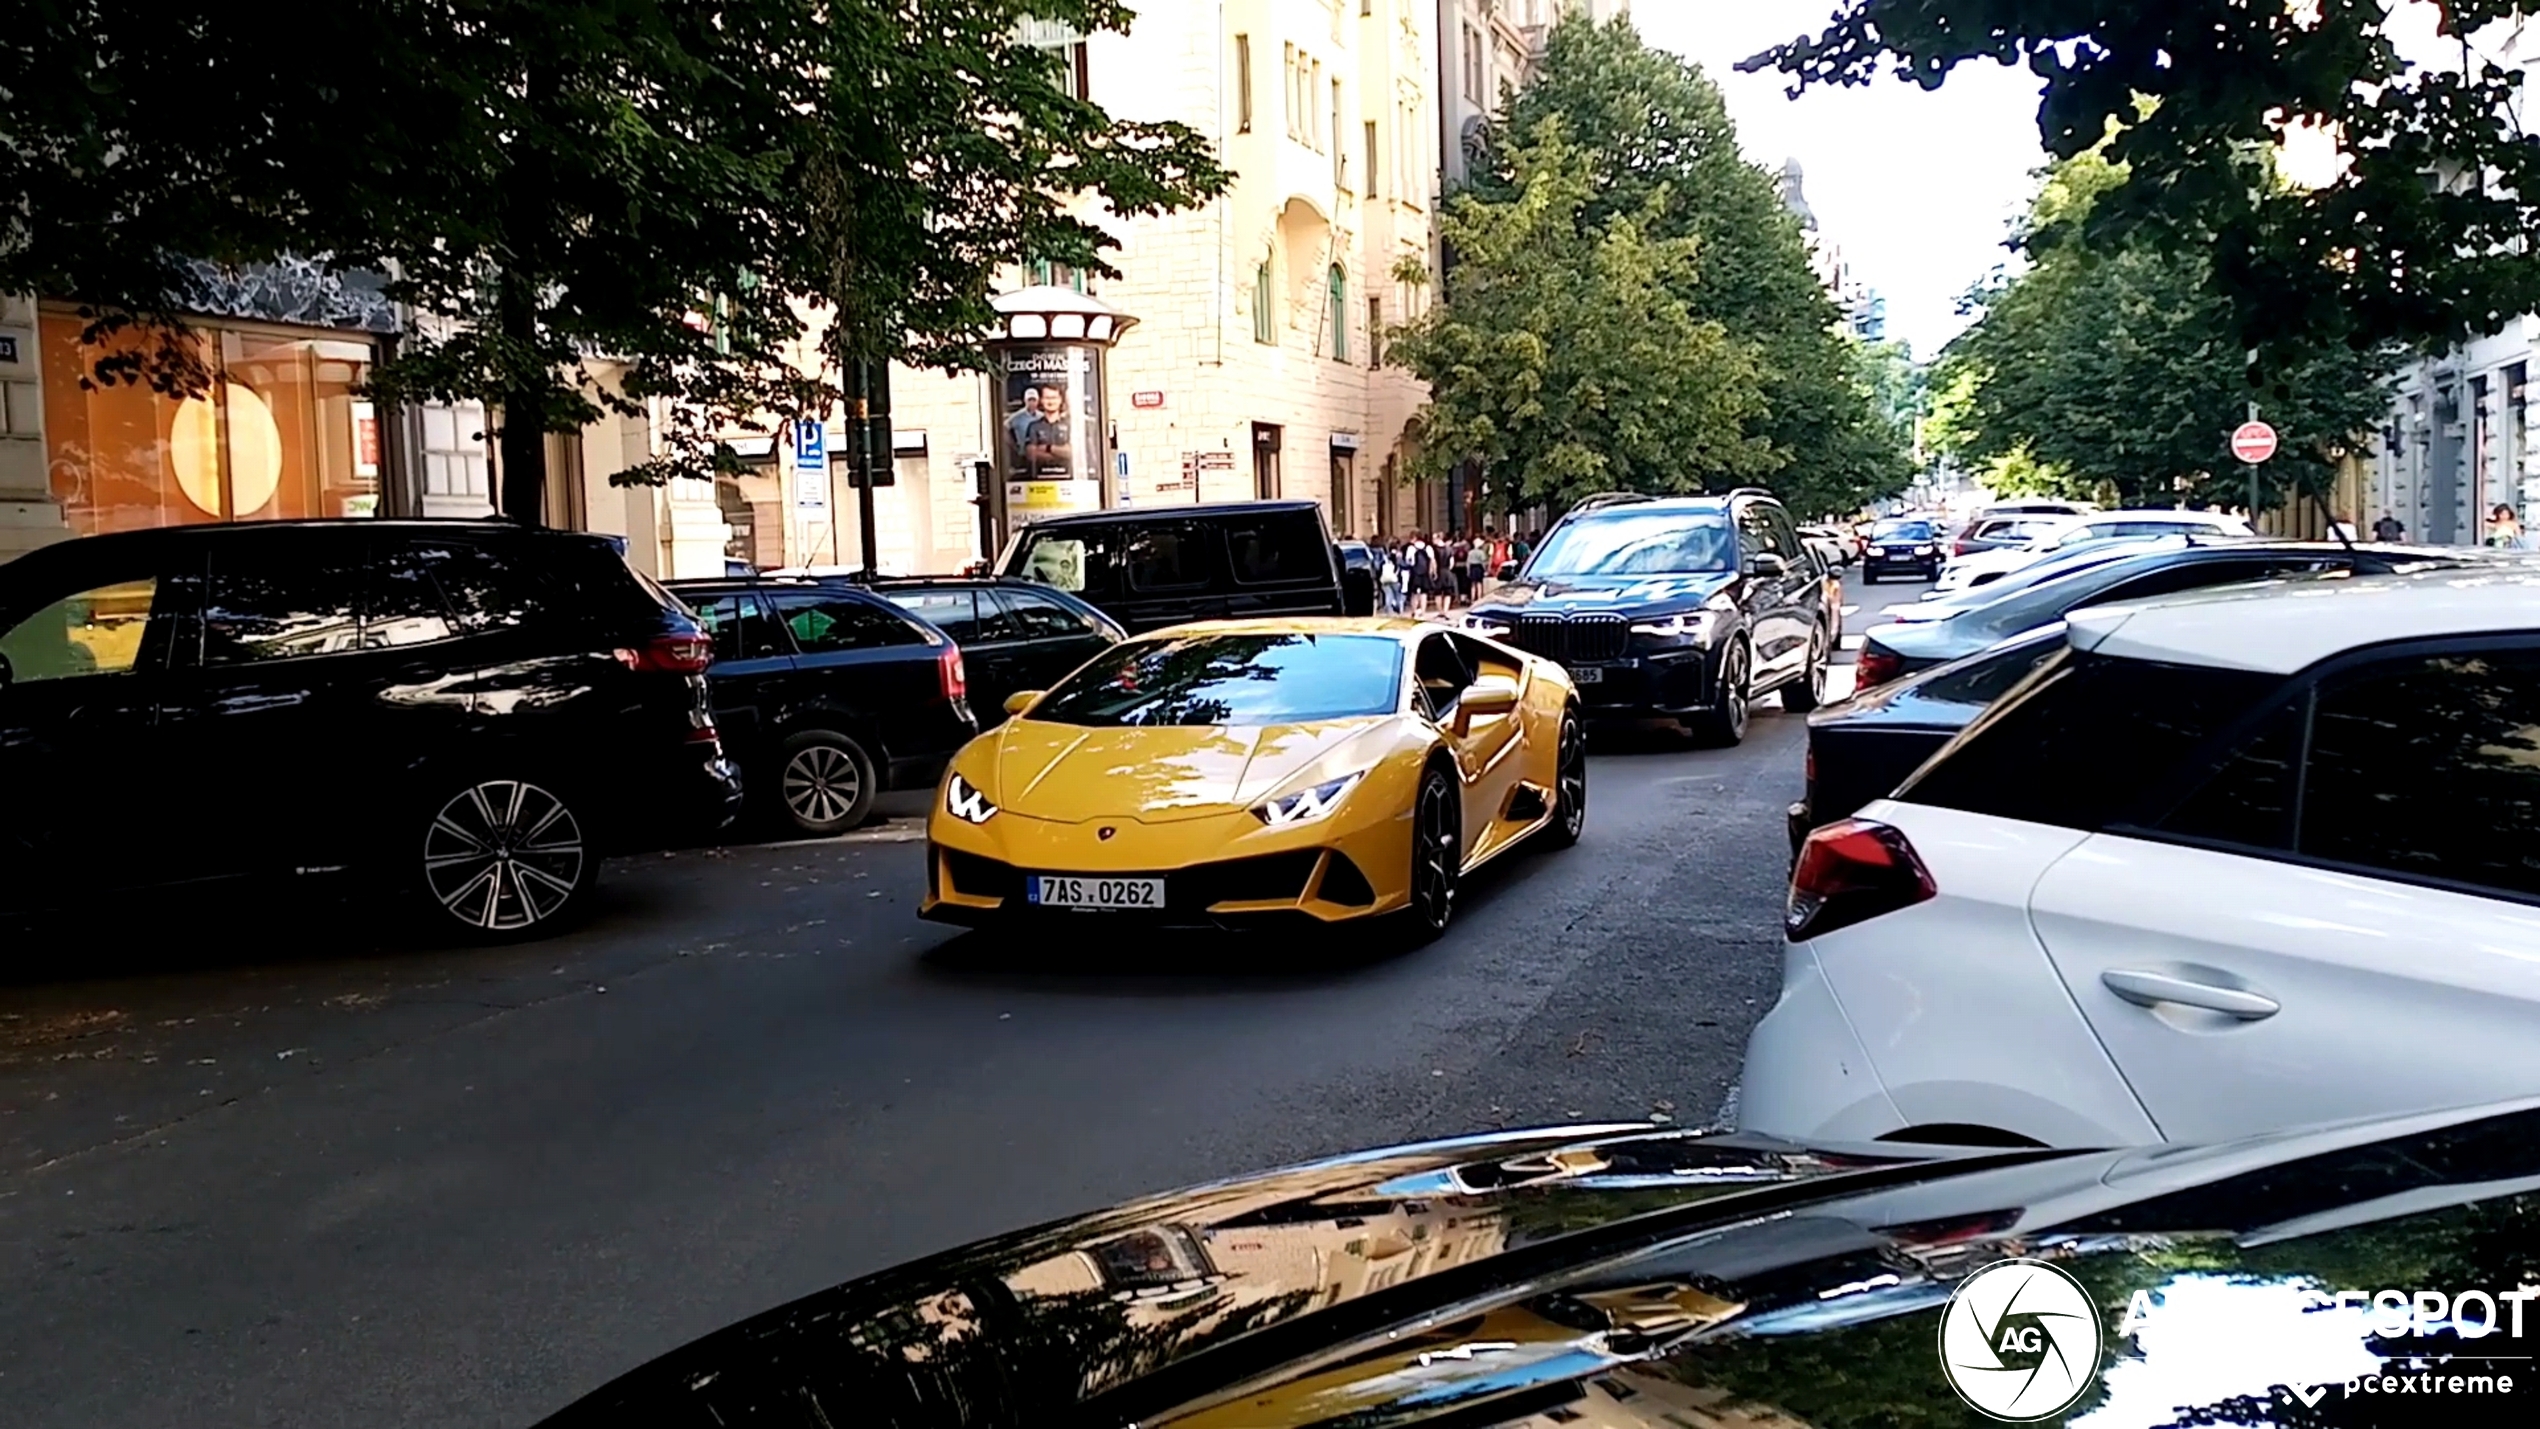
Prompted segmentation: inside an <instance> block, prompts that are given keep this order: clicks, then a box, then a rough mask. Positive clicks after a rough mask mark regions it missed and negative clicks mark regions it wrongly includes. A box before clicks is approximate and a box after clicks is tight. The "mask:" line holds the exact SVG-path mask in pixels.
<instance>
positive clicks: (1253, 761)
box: [989, 716, 1388, 823]
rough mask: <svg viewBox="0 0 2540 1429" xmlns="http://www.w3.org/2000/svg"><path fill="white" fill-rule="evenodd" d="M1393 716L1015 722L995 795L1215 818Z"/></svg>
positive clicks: (1071, 815) (1107, 815) (1063, 810)
mask: <svg viewBox="0 0 2540 1429" xmlns="http://www.w3.org/2000/svg"><path fill="white" fill-rule="evenodd" d="M1386 718H1388V717H1386V716H1376V717H1366V718H1358V719H1345V720H1325V721H1318V722H1316V723H1313V724H1274V725H1259V726H1243V725H1172V726H1163V727H1137V728H1089V727H1086V726H1083V725H1072V724H1044V723H1041V722H1040V721H1037V720H1031V719H1016V720H1010V721H1008V722H1007V723H1006V724H1005V725H1004V727H1003V728H1001V729H999V730H998V731H997V732H996V733H995V734H993V735H991V736H989V738H990V739H992V740H993V741H994V742H995V749H994V751H993V754H992V758H993V760H994V765H993V768H994V770H995V777H996V783H997V792H996V794H995V795H994V797H995V799H996V802H997V804H998V806H999V807H1001V808H1004V809H1005V810H1007V811H1008V812H1011V813H1016V814H1020V815H1022V816H1024V817H1025V818H1031V819H1052V820H1057V821H1061V822H1078V821H1082V820H1085V819H1136V820H1139V821H1141V822H1145V823H1162V822H1169V821H1171V820H1175V819H1193V818H1205V817H1208V816H1210V815H1214V814H1222V813H1225V812H1226V811H1227V810H1229V809H1240V808H1245V807H1248V806H1250V805H1252V804H1254V803H1257V802H1259V801H1260V800H1262V799H1263V798H1266V797H1268V796H1269V794H1270V793H1271V791H1273V790H1274V789H1276V788H1278V786H1279V785H1280V784H1282V783H1284V782H1285V781H1286V780H1288V779H1289V778H1291V777H1293V776H1294V775H1296V774H1297V773H1299V772H1300V771H1302V770H1303V769H1304V768H1305V766H1306V765H1308V764H1311V763H1313V762H1314V761H1315V760H1317V759H1319V758H1321V757H1323V756H1324V755H1325V754H1328V753H1331V752H1332V751H1334V750H1336V749H1338V748H1340V747H1341V746H1342V745H1344V744H1346V743H1348V742H1349V741H1351V740H1353V739H1356V738H1359V737H1361V736H1364V735H1367V734H1369V733H1371V732H1373V731H1374V730H1376V729H1377V728H1378V727H1379V726H1381V725H1382V724H1383V723H1384V722H1385V719H1386Z"/></svg>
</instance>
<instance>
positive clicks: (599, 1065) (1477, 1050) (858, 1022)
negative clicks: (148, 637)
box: [0, 584, 1917, 1429]
mask: <svg viewBox="0 0 2540 1429" xmlns="http://www.w3.org/2000/svg"><path fill="white" fill-rule="evenodd" d="M1916 589H1917V588H1916V587H1911V586H1906V585H1902V584H1898V585H1886V586H1881V587H1877V588H1874V589H1873V590H1872V591H1871V592H1869V594H1868V596H1867V597H1866V602H1867V604H1868V605H1869V606H1870V608H1871V609H1872V610H1875V609H1876V608H1877V607H1878V606H1880V605H1884V604H1887V603H1890V602H1893V601H1898V600H1907V599H1911V598H1912V597H1913V595H1914V593H1915V591H1916ZM1851 599H1852V600H1854V601H1856V602H1861V601H1863V600H1864V599H1865V598H1864V597H1863V596H1861V595H1859V594H1857V593H1856V594H1855V595H1853V596H1852V597H1851ZM1866 623H1868V618H1867V615H1866V613H1856V614H1854V615H1852V616H1851V617H1850V618H1849V625H1850V627H1851V628H1852V629H1853V630H1855V631H1857V630H1858V629H1859V628H1861V626H1863V625H1864V624H1866ZM1847 658H1848V657H1847ZM1846 673H1847V675H1848V672H1846ZM1776 703H1777V702H1775V701H1767V702H1766V708H1765V709H1763V710H1759V711H1758V716H1757V718H1756V720H1755V723H1754V727H1753V731H1752V733H1751V734H1750V735H1749V737H1748V739H1747V741H1746V743H1745V744H1744V745H1743V746H1742V747H1740V748H1737V749H1734V750H1698V749H1690V748H1687V747H1686V746H1685V745H1684V744H1683V743H1682V742H1681V741H1679V740H1676V739H1674V738H1671V737H1669V736H1666V735H1663V734H1654V733H1648V732H1633V731H1599V732H1597V733H1596V734H1595V735H1594V736H1593V737H1592V740H1591V745H1592V748H1593V750H1594V757H1593V760H1592V763H1591V781H1592V782H1591V791H1592V792H1591V801H1590V814H1589V822H1588V831H1587V836H1586V838H1585V840H1584V841H1583V842H1582V843H1581V844H1580V845H1579V847H1577V848H1576V849H1574V850H1571V851H1569V852H1566V853H1560V854H1540V855H1526V856H1523V857H1520V858H1517V859H1516V860H1515V861H1514V862H1513V863H1511V864H1509V865H1508V866H1506V867H1504V868H1498V869H1496V870H1494V871H1493V872H1491V873H1489V874H1487V875H1485V876H1483V877H1482V878H1480V879H1479V880H1478V883H1477V885H1473V886H1468V902H1467V903H1466V905H1465V907H1464V908H1463V909H1462V911H1461V916H1460V917H1459V920H1458V923H1457V926H1456V928H1455V930H1454V931H1453V932H1452V933H1451V934H1450V935H1449V936H1448V937H1447V938H1446V939H1444V940H1443V941H1441V942H1440V943H1438V944H1436V945H1434V946H1432V947H1429V948H1426V949H1423V950H1421V951H1418V952H1416V953H1411V954H1407V955H1403V956H1399V957H1393V958H1387V959H1381V960H1372V961H1368V960H1362V961H1357V962H1348V963H1343V964H1339V965H1333V964H1331V963H1329V962H1324V963H1322V964H1320V965H1316V966H1305V967H1299V966H1297V959H1296V958H1295V957H1294V953H1295V951H1296V950H1294V949H1293V948H1281V947H1278V946H1275V945H1269V944H1257V945H1248V944H1243V943H1191V944H1183V945H1175V946H1169V947H1166V946H1155V947H1144V948H1138V949H1134V950H1129V949H1081V948H1079V949H1062V948H1050V947H1037V948H1036V947H1015V946H1008V945H1000V944H998V943H995V942H993V941H991V940H987V939H984V938H981V937H979V936H976V935H967V936H965V935H961V934H958V933H956V932H954V931H953V930H949V929H943V928H938V927H936V926H934V925H932V924H926V923H921V922H919V921H918V920H917V918H916V917H915V911H916V906H917V899H918V893H919V890H920V888H921V884H922V878H923V872H922V859H921V851H920V845H919V844H918V843H917V842H915V841H914V840H915V832H916V824H915V821H914V820H912V819H909V818H905V817H903V818H899V819H895V820H893V821H892V822H891V823H890V824H888V825H885V826H884V827H881V828H879V829H874V830H869V831H866V832H862V833H859V834H855V835H850V836H848V837H847V838H844V839H838V840H829V841H824V842H819V843H810V844H792V845H786V844H763V845H757V846H743V847H735V848H729V849H716V850H705V851H698V852H691V853H681V854H676V855H669V856H661V857H654V858H647V859H641V860H631V861H627V862H624V863H620V864H616V865H612V866H611V868H610V870H609V873H608V881H607V882H606V883H605V884H604V885H603V887H604V890H605V893H606V896H605V898H604V899H602V900H601V903H600V907H599V912H598V915H597V917H596V918H595V919H594V921H593V922H592V923H591V924H590V925H589V926H588V927H586V928H583V929H581V930H579V931H577V932H575V933H574V934H573V935H571V936H569V937H565V938H561V939H557V940H554V941H551V942H547V943H542V944H537V945H533V946H529V947H521V948H510V949H500V950H493V951H486V950H476V949H453V948H449V947H442V946H433V945H429V944H425V943H421V942H418V941H416V940H415V939H414V938H413V937H411V936H409V935H407V934H404V933H402V932H401V931H400V930H397V929H393V928H381V927H379V926H378V925H377V923H376V920H375V918H374V917H373V916H372V915H371V914H370V913H369V912H368V911H367V910H366V909H365V908H364V907H363V906H362V905H360V904H358V903H353V902H347V901H344V900H341V899H333V900H327V899H320V900H316V901H310V900H308V899H306V898H305V897H304V895H303V893H302V892H301V891H300V890H297V889H294V890H286V891H284V892H282V893H280V894H275V893H273V892H271V891H267V892H265V893H262V894H258V895H248V894H238V895H231V896H229V897H227V898H224V899H220V900H214V901H210V902H209V903H207V902H206V901H205V900H203V899H200V898H189V899H186V900H183V901H182V902H180V901H179V900H177V899H173V898H170V899H165V900H162V902H161V906H159V907H158V908H155V909H153V908H147V907H136V908H131V909H122V910H116V911H114V912H113V913H111V914H105V913H101V915H100V916H99V918H98V919H97V920H95V921H94V922H93V923H92V924H90V925H88V926H84V927H81V928H79V929H76V930H67V929H61V928H54V929H51V930H44V929H36V930H26V929H18V930H0V940H8V941H14V942H15V943H16V944H17V946H15V947H11V948H10V949H9V954H8V960H9V963H10V965H11V967H12V968H13V969H16V970H17V972H16V976H17V979H18V980H17V981H15V982H13V983H11V984H8V985H6V986H0V1254H5V1257H6V1259H5V1262H0V1263H4V1264H5V1267H6V1269H5V1273H4V1276H5V1278H0V1424H8V1425H11V1426H15V1429H38V1426H64V1429H97V1426H105V1425H140V1424H154V1423H155V1424H183V1425H186V1426H188V1429H216V1426H231V1425H236V1426H320V1425H326V1426H332V1425H344V1426H360V1429H385V1426H394V1425H434V1426H440V1425H518V1424H525V1423H528V1422H530V1421H533V1420H535V1419H536V1418H537V1417H539V1416H540V1415H542V1414H543V1413H545V1412H547V1411H550V1410H553V1409H555V1408H558V1407H560V1406H562V1405H563V1404H565V1403H566V1402H568V1401H569V1400H571V1399H572V1398H574V1397H575V1396H577V1395H579V1394H580V1393H582V1392H584V1391H586V1390H589V1389H591V1388H593V1387H595V1386H597V1385H598V1384H600V1383H601V1382H602V1381H604V1380H606V1379H608V1378H609V1377H611V1376H612V1375H614V1374H616V1373H618V1372H619V1371H622V1370H624V1369H627V1368H630V1367H632V1366H634V1365H636V1364H638V1363H640V1362H641V1361H643V1360H645V1359H647V1358H649V1357H651V1356H653V1355H655V1354H658V1353H660V1352H662V1351H664V1350H668V1349H670V1348H672V1347H674V1346H676V1345H678V1344H680V1343H682V1342H684V1341H686V1340H689V1339H691V1338H694V1337H695V1336H697V1335H700V1334H703V1333H705V1332H706V1331H709V1330H712V1329H715V1328H717V1327H719V1326H721V1325H723V1324H725V1323H727V1322H729V1321H732V1320H735V1319H738V1318H740V1317H742V1316H745V1315H748V1314H750V1313H753V1312H755V1311H758V1310H762V1309H765V1308H768V1307H770V1306H773V1305H775V1304H778V1303H780V1302H782V1301H784V1300H787V1299H790V1298H792V1297H795V1296H798V1295H802V1294H805V1293H808V1292H811V1291H814V1290H818V1289H821V1288H824V1287H826V1286H829V1285H832V1284H834V1283H836V1282H839V1281H842V1280H846V1279H849V1278H852V1277H854V1276H857V1275H860V1274H863V1273H865V1272H868V1271H871V1270H875V1269H878V1268H880V1267H882V1266H885V1265H888V1264H891V1263H893V1262H896V1261H900V1260H904V1259H907V1258H910V1257H912V1256H916V1255H920V1254H923V1253H926V1252H928V1251H932V1250H936V1249H940V1248H942V1247H945V1246H949V1245H954V1244H958V1243H960V1242H963V1241H967V1240H971V1239H975V1238H978V1237H980V1236H983V1235H987V1234H990V1233H993V1232H996V1231H1001V1230H1006V1229H1010V1228H1013V1227H1016V1226H1019V1225H1024V1224H1028V1223H1032V1222H1036V1221H1040V1220H1045V1219H1048V1218H1051V1217H1054V1216H1059V1215H1063V1214H1067V1213H1070V1212H1073V1211H1078V1210H1082V1209H1086V1208H1090V1207H1095V1206H1099V1205H1102V1204H1106V1203H1109V1202H1112V1201H1116V1200H1120V1199H1124V1198H1126V1197H1129V1196H1132V1195H1135V1194H1137V1193H1140V1192H1144V1191H1149V1190H1155V1189H1161V1188H1164V1187H1167V1186H1171V1185H1175V1184H1180V1183H1186V1182H1192V1181H1198V1180H1205V1179H1209V1178H1213V1177H1218V1176H1223V1175H1228V1174H1233V1173H1236V1172H1240V1171H1244V1170H1249V1169H1257V1168H1263V1167H1268V1166H1271V1165H1275V1164H1279V1163H1282V1162H1287V1161H1292V1160H1299V1159H1304V1158H1309V1157H1314V1156H1319V1155H1324V1154H1328V1153H1333V1152H1339V1151H1343V1150H1348V1149H1353V1148H1357V1147H1362V1146H1368V1145H1374V1144H1380V1143H1384V1142H1390V1141H1400V1140H1407V1139H1413V1138H1420V1137H1429V1136H1443V1135H1452V1134H1457V1133H1461V1132H1467V1131H1472V1130H1476V1129H1480V1128H1487V1127H1496V1126H1521V1125H1531V1124H1541V1123H1546V1122H1559V1121H1572V1120H1581V1119H1590V1120H1599V1119H1638V1118H1644V1117H1653V1116H1655V1117H1664V1118H1668V1119H1671V1120H1675V1121H1682V1122H1692V1123H1697V1124H1698V1123H1704V1122H1708V1121H1711V1120H1713V1119H1715V1118H1717V1117H1719V1116H1720V1115H1721V1114H1722V1112H1723V1107H1724V1103H1726V1102H1727V1101H1728V1099H1729V1098H1730V1097H1731V1096H1732V1094H1733V1089H1734V1087H1735V1083H1736V1076H1737V1068H1738V1059H1739V1054H1740V1051H1741V1049H1742V1047H1743V1044H1744V1040H1745V1035H1746V1031H1747V1029H1748V1027H1749V1026H1751V1025H1752V1023H1753V1022H1754V1020H1755V1019H1756V1018H1757V1017H1758V1016H1760V1015H1761V1013H1762V1011H1763V1009H1764V1008H1765V1007H1767V1006H1769V1005H1770V1002H1771V999H1772V997H1773V995H1774V992H1775V990H1776V988H1777V987H1778V983H1779V964H1780V948H1781V940H1780V936H1779V918H1780V907H1781V896H1782V886H1783V877H1784V870H1785V866H1786V859H1787V855H1786V844H1785V841H1784V838H1783V834H1782V826H1781V810H1782V807H1783V806H1784V805H1785V804H1786V803H1787V802H1788V801H1789V800H1790V799H1791V798H1792V797H1794V795H1795V793H1796V791H1797V788H1798V784H1799V753H1800V744H1799V740H1800V734H1801V730H1800V727H1799V722H1798V720H1797V719H1796V718H1794V717H1791V716H1787V715H1783V714H1781V713H1780V712H1779V711H1778V710H1777V709H1774V708H1773V707H1772V706H1773V705H1774V704H1776ZM901 807H903V808H906V807H908V804H907V801H902V802H901Z"/></svg>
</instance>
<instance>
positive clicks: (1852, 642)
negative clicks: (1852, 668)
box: [1841, 635, 1864, 650]
mask: <svg viewBox="0 0 2540 1429" xmlns="http://www.w3.org/2000/svg"><path fill="white" fill-rule="evenodd" d="M1863 639H1864V637H1862V636H1859V635H1846V636H1845V637H1843V644H1842V646H1841V648H1842V649H1845V650H1858V649H1860V648H1861V641H1862V640H1863Z"/></svg>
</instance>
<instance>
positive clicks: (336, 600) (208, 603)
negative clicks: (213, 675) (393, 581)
mask: <svg viewBox="0 0 2540 1429" xmlns="http://www.w3.org/2000/svg"><path fill="white" fill-rule="evenodd" d="M361 557H362V549H361V545H360V543H358V542H354V541H345V542H333V541H329V542H324V543H320V542H312V541H299V540H266V539H262V538H259V537H238V536H233V537H230V538H228V539H226V540H221V541H217V542H213V543H211V559H210V562H209V570H208V572H207V573H206V577H205V580H204V589H203V618H202V627H203V664H204V666H205V667H207V668H209V667H215V666H223V665H251V664H257V663H261V662H263V661H267V660H293V659H298V658H300V657H302V656H307V655H335V654H341V653H343V652H345V651H348V650H358V649H360V648H361V607H362V587H363V586H364V585H366V584H368V576H367V574H366V573H365V571H364V570H363V566H362V560H361Z"/></svg>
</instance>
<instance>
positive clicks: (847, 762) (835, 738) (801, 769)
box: [775, 729, 880, 838]
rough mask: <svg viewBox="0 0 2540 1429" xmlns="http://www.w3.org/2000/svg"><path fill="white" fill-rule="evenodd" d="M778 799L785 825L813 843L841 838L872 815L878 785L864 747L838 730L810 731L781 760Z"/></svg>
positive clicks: (783, 752)
mask: <svg viewBox="0 0 2540 1429" xmlns="http://www.w3.org/2000/svg"><path fill="white" fill-rule="evenodd" d="M777 760H778V763H777V776H776V790H775V793H776V796H777V801H778V806H779V808H781V809H782V810H783V812H784V815H785V819H786V821H787V822H788V823H790V824H792V825H793V826H794V828H795V829H796V830H797V831H799V832H801V833H804V834H807V835H809V836H811V837H813V838H827V837H828V836H829V835H831V834H842V833H845V832H846V831H847V830H849V829H852V828H854V827H855V826H857V825H858V824H861V823H863V822H864V821H865V818H866V817H867V816H868V815H870V814H871V813H872V812H873V801H874V799H875V797H877V795H878V794H879V792H880V790H879V788H878V785H879V782H880V781H878V780H877V779H875V777H874V773H873V758H872V756H871V755H868V754H866V753H865V752H864V746H863V745H860V744H858V743H856V742H855V741H854V740H853V739H850V738H848V737H847V736H846V735H843V734H840V733H838V732H837V731H836V730H834V729H807V730H804V731H803V732H802V733H800V734H797V735H795V736H794V737H793V738H791V739H788V740H786V741H785V747H784V749H783V750H781V751H780V752H779V753H778V755H777Z"/></svg>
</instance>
